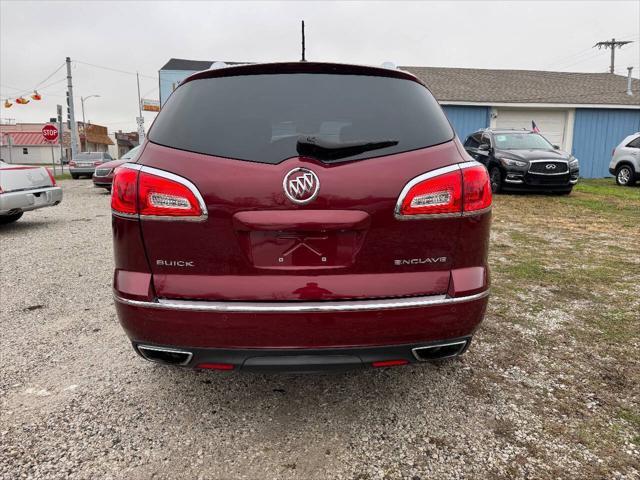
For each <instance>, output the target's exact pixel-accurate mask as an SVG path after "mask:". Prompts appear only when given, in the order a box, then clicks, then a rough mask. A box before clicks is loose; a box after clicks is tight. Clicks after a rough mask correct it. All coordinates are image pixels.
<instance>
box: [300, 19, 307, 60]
mask: <svg viewBox="0 0 640 480" xmlns="http://www.w3.org/2000/svg"><path fill="white" fill-rule="evenodd" d="M300 61H301V62H306V61H307V59H306V58H305V56H304V20H302V59H301V60H300Z"/></svg>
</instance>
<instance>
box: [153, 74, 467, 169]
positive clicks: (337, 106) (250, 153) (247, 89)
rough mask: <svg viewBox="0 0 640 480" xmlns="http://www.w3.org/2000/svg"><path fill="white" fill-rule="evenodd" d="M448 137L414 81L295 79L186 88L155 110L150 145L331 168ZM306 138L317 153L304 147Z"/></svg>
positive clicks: (206, 82)
mask: <svg viewBox="0 0 640 480" xmlns="http://www.w3.org/2000/svg"><path fill="white" fill-rule="evenodd" d="M453 136H454V134H453V130H452V129H451V126H450V125H449V122H448V121H447V119H446V117H445V115H444V113H443V112H442V109H441V108H440V106H439V105H438V103H437V102H436V100H435V99H434V98H433V95H431V93H430V92H429V90H427V89H426V88H425V87H424V86H422V85H421V84H419V83H417V82H414V81H412V80H407V79H398V78H389V77H381V76H366V75H343V74H318V73H314V74H306V73H296V74H259V75H246V76H232V77H222V78H215V79H199V80H192V81H190V82H187V83H186V84H184V85H182V86H181V87H179V88H178V89H176V91H175V92H173V94H172V95H171V97H170V98H169V100H168V101H167V103H166V104H165V106H164V107H163V108H162V111H161V112H160V114H159V116H158V118H157V119H156V120H155V122H154V125H153V127H152V128H151V132H150V133H149V140H150V141H152V142H154V143H157V144H160V145H165V146H168V147H172V148H177V149H180V150H188V151H192V152H197V153H204V154H208V155H216V156H220V157H227V158H233V159H239V160H249V161H254V162H262V163H271V164H276V163H280V162H282V161H283V160H286V159H287V158H291V157H295V156H298V155H303V154H304V155H306V156H312V157H315V158H318V159H320V160H328V158H327V157H330V161H334V162H335V161H348V160H356V159H364V158H372V157H377V156H382V155H390V154H393V153H400V152H406V151H410V150H416V149H419V148H425V147H429V146H432V145H436V144H439V143H444V142H447V141H449V140H451V139H452V138H453ZM311 137H313V139H314V140H313V142H314V144H315V146H316V147H317V148H309V141H308V139H309V138H311ZM301 147H302V151H303V152H304V153H301V151H300V149H301Z"/></svg>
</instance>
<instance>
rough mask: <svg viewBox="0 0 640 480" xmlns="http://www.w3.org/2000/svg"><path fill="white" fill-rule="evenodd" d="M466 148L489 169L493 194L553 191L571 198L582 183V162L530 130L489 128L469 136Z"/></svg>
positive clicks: (465, 144) (465, 143)
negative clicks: (572, 192)
mask: <svg viewBox="0 0 640 480" xmlns="http://www.w3.org/2000/svg"><path fill="white" fill-rule="evenodd" d="M464 148H465V149H466V150H467V152H468V153H469V155H471V156H472V157H473V158H474V159H475V160H477V161H479V162H480V163H482V164H483V165H484V166H486V167H487V170H488V171H489V176H490V178H491V191H492V192H493V193H497V192H500V191H501V190H528V191H551V192H556V193H560V194H565V195H568V194H570V193H571V190H572V189H573V186H574V185H575V184H576V183H578V177H579V176H580V167H579V165H578V159H577V158H575V157H574V156H573V155H571V154H569V153H567V152H563V151H562V150H560V149H559V147H558V146H557V145H552V144H551V143H550V142H549V141H548V140H547V139H546V138H544V137H543V136H542V135H540V134H539V133H536V132H533V131H529V130H505V129H492V128H486V129H483V130H478V131H477V132H475V133H473V134H471V135H469V136H468V137H467V139H466V140H465V142H464Z"/></svg>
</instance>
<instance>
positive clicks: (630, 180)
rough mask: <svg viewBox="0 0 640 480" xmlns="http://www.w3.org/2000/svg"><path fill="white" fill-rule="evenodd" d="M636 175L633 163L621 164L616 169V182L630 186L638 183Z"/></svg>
mask: <svg viewBox="0 0 640 480" xmlns="http://www.w3.org/2000/svg"><path fill="white" fill-rule="evenodd" d="M634 175H635V173H634V171H633V167H631V165H620V166H619V167H618V168H617V169H616V183H617V184H618V185H622V186H624V187H630V186H631V185H633V184H634V183H636V180H635V178H634Z"/></svg>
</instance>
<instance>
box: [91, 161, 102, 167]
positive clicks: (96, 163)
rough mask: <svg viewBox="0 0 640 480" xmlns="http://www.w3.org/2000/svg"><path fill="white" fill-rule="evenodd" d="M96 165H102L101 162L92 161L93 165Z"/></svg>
mask: <svg viewBox="0 0 640 480" xmlns="http://www.w3.org/2000/svg"><path fill="white" fill-rule="evenodd" d="M98 165H102V162H93V166H94V167H97V166H98Z"/></svg>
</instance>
